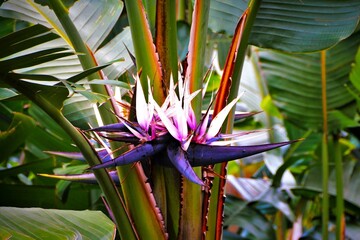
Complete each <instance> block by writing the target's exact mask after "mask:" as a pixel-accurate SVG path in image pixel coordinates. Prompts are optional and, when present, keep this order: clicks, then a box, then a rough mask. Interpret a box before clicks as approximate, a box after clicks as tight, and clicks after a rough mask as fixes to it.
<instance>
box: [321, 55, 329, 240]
mask: <svg viewBox="0 0 360 240" xmlns="http://www.w3.org/2000/svg"><path fill="white" fill-rule="evenodd" d="M320 56H321V91H322V92H321V97H322V111H323V139H322V145H321V151H322V188H323V189H322V191H323V197H322V239H324V240H327V239H328V236H329V233H328V224H329V193H328V189H329V187H328V182H329V156H328V125H327V99H326V51H325V50H324V51H321V53H320Z"/></svg>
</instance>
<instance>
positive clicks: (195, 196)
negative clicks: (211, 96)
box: [179, 0, 210, 239]
mask: <svg viewBox="0 0 360 240" xmlns="http://www.w3.org/2000/svg"><path fill="white" fill-rule="evenodd" d="M189 2H190V1H189ZM190 5H191V3H190ZM209 11H210V1H202V0H197V1H195V4H194V10H193V11H192V22H191V30H190V42H189V53H188V57H187V63H188V67H187V70H186V75H185V81H188V83H189V87H190V93H192V92H195V91H197V90H199V89H202V83H203V77H204V63H205V47H206V35H207V30H208V27H207V26H208V18H209ZM191 104H192V107H193V110H194V113H195V117H196V121H197V122H198V123H199V122H200V119H201V104H202V96H201V93H200V94H198V95H197V96H196V97H195V98H194V99H193V101H192V103H191ZM194 171H195V172H196V174H197V175H198V176H199V177H200V178H201V175H202V171H201V168H200V167H196V168H194ZM182 179H183V181H182V193H181V194H182V208H181V214H180V231H179V239H201V236H202V223H203V221H205V219H203V215H202V207H201V206H202V194H201V187H200V186H198V185H196V184H194V183H192V182H190V181H188V180H187V179H186V178H185V177H183V176H182Z"/></svg>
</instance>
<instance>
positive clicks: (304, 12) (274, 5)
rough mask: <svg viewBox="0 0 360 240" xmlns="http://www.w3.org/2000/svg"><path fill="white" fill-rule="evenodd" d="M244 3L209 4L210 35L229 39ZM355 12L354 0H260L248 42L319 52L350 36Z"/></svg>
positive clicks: (359, 7)
mask: <svg viewBox="0 0 360 240" xmlns="http://www.w3.org/2000/svg"><path fill="white" fill-rule="evenodd" d="M247 2H248V1H237V0H231V1H226V2H224V1H219V0H212V1H211V3H212V4H211V9H210V18H209V26H210V28H211V29H213V30H214V31H221V30H225V31H226V32H227V33H228V34H229V35H232V34H233V31H234V29H235V26H236V23H237V21H238V19H239V17H240V16H241V14H242V13H243V12H244V10H245V9H246V7H247ZM359 11H360V3H359V1H357V0H346V1H341V2H338V1H331V2H329V1H325V0H316V1H312V0H305V1H301V2H300V1H298V2H294V1H282V0H275V1H271V0H264V1H262V3H261V6H260V10H259V13H258V15H257V17H256V20H255V23H254V27H253V29H252V34H251V36H250V40H249V41H250V44H253V45H256V46H259V47H264V48H272V49H277V50H283V51H288V52H309V51H317V50H322V49H325V48H328V47H330V46H333V45H335V44H336V43H338V42H339V41H341V40H343V39H345V38H346V37H348V36H350V35H351V34H352V33H353V32H354V30H355V28H356V25H357V23H358V17H359ZM289 13H291V14H289Z"/></svg>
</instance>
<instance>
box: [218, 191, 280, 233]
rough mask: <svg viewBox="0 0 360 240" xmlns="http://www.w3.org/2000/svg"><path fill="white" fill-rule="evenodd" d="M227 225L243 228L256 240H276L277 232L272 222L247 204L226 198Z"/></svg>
mask: <svg viewBox="0 0 360 240" xmlns="http://www.w3.org/2000/svg"><path fill="white" fill-rule="evenodd" d="M226 203H227V204H226V205H225V219H226V220H225V223H224V224H225V225H226V226H228V225H230V224H234V225H237V226H239V227H242V228H244V229H246V230H247V231H249V232H250V234H251V235H252V236H253V238H254V239H264V240H265V239H275V231H274V229H273V228H272V226H271V224H270V222H268V220H267V219H266V218H265V217H264V216H263V215H262V214H261V213H259V212H258V211H257V210H255V209H253V208H251V207H248V205H247V204H246V202H243V201H240V200H238V199H235V198H231V197H228V198H226Z"/></svg>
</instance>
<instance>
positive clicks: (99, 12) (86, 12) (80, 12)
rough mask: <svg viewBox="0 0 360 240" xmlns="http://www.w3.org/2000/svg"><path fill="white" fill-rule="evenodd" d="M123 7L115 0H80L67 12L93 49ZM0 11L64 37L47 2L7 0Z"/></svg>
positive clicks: (102, 38)
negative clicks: (45, 3)
mask: <svg viewBox="0 0 360 240" xmlns="http://www.w3.org/2000/svg"><path fill="white" fill-rule="evenodd" d="M122 9H123V4H122V2H119V1H117V0H105V1H96V0H90V1H83V0H82V1H77V2H76V3H75V4H74V6H72V7H71V8H70V10H69V14H70V18H71V19H72V20H73V22H74V24H75V26H76V27H77V29H78V30H79V32H80V34H81V36H82V38H83V40H84V41H85V42H86V43H87V45H88V46H89V47H90V49H92V50H93V51H95V50H96V49H97V48H98V47H99V46H100V44H101V43H102V42H103V41H104V39H105V38H106V37H107V35H108V34H109V33H110V31H111V29H112V28H113V26H114V25H115V23H116V21H117V19H118V17H119V16H120V13H121V12H122ZM0 15H1V16H3V17H9V18H17V19H20V20H24V21H28V22H31V23H35V24H37V23H38V24H41V25H43V26H46V27H49V28H54V29H55V30H56V31H57V32H58V33H59V34H60V36H62V38H63V39H65V40H66V41H67V37H66V34H65V33H64V30H63V28H62V27H61V24H60V22H59V21H58V19H57V17H56V16H55V14H54V12H53V11H51V10H50V9H49V8H48V7H46V6H41V5H39V4H37V3H34V2H33V1H30V0H16V1H14V0H10V1H7V2H5V3H4V4H3V5H2V6H1V9H0Z"/></svg>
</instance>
